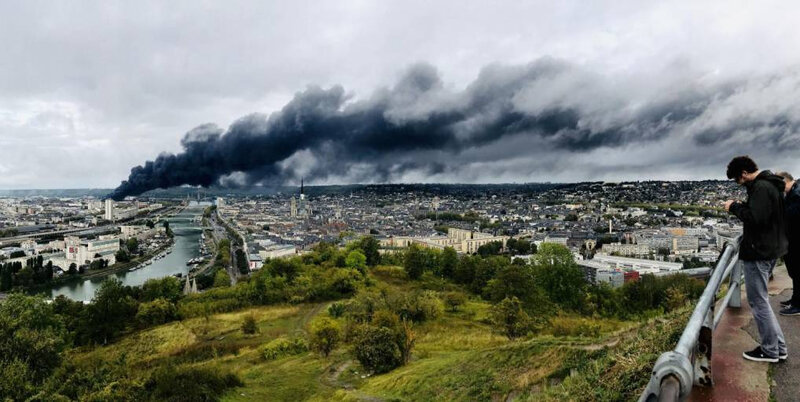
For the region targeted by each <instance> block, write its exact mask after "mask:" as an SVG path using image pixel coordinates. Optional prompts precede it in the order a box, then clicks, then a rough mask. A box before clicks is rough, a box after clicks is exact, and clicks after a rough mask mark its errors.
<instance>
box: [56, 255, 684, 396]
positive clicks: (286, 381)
mask: <svg viewBox="0 0 800 402" xmlns="http://www.w3.org/2000/svg"><path fill="white" fill-rule="evenodd" d="M393 272H394V271H393V270H392V269H383V270H376V271H375V272H374V273H373V274H371V279H372V281H373V282H374V284H375V285H376V286H382V287H386V288H391V289H393V290H400V291H404V292H406V291H411V290H414V289H417V288H421V287H426V288H430V287H431V284H430V283H424V282H418V281H417V282H413V281H407V280H404V279H402V275H396V274H395V273H393ZM329 304H330V303H307V304H296V305H289V304H287V305H274V306H265V307H253V308H247V309H243V310H240V311H236V312H232V313H224V314H214V315H209V316H207V317H198V318H191V319H184V320H182V321H176V322H172V323H169V324H165V325H161V326H158V327H154V328H150V329H147V330H143V331H139V332H135V333H132V334H130V335H127V336H125V337H123V338H122V339H120V340H119V341H117V342H115V343H113V344H110V345H108V346H103V347H96V348H94V349H74V350H72V351H71V352H70V356H69V360H71V361H73V362H74V364H75V365H76V366H77V367H79V368H83V369H85V370H91V369H93V368H96V367H99V366H102V365H113V364H115V363H117V364H123V365H124V366H125V367H126V370H130V375H131V376H134V377H135V376H136V375H137V373H138V374H141V375H142V376H144V375H145V374H146V373H148V372H152V371H153V370H154V369H157V368H159V367H173V366H178V367H200V368H208V369H211V370H212V371H218V372H232V373H234V374H235V375H236V376H238V377H239V379H240V380H241V382H242V386H239V387H235V388H233V389H229V390H228V391H226V392H225V393H224V394H223V397H222V400H224V401H252V400H275V401H298V400H314V401H328V400H339V401H355V400H373V401H376V400H409V401H412V400H413V401H419V400H441V401H459V400H463V401H476V400H477V401H480V400H486V401H489V400H564V399H569V400H619V399H631V398H633V397H635V395H636V394H637V393H638V392H639V390H640V389H641V388H642V387H643V386H644V385H645V383H646V381H647V378H648V377H647V372H648V371H649V369H650V367H652V364H653V362H654V361H655V359H656V358H657V357H658V354H659V353H661V352H662V351H664V350H666V349H668V348H669V347H670V345H672V344H674V342H675V341H676V339H677V335H676V334H677V333H678V332H679V331H680V328H682V324H683V322H684V320H685V318H686V311H685V309H682V310H678V311H676V312H675V313H672V314H670V315H668V316H665V317H664V318H659V319H657V320H652V321H651V322H649V323H645V324H639V323H636V322H623V321H616V320H608V319H592V318H585V317H577V316H560V317H557V318H556V319H557V320H558V323H559V325H562V326H563V325H572V324H576V325H577V324H586V325H594V326H595V327H596V328H598V329H599V331H598V333H599V334H598V335H597V336H591V337H569V336H555V335H554V334H558V333H559V332H558V330H556V329H554V328H553V327H552V326H548V327H546V328H545V330H544V331H543V332H542V333H541V334H539V335H537V336H535V337H532V338H523V339H521V340H509V339H508V338H507V337H506V336H504V335H501V334H500V333H498V332H497V331H496V329H495V328H493V326H492V325H491V324H490V321H489V320H488V314H489V308H490V304H489V303H487V302H485V301H482V300H480V299H479V298H475V297H473V298H471V299H470V300H469V301H468V302H467V303H466V304H465V305H464V306H462V307H461V309H460V310H459V311H456V312H450V311H448V312H445V313H444V314H443V315H442V316H441V317H439V318H438V319H436V320H431V321H425V322H421V323H419V324H416V325H415V327H414V331H415V333H416V344H415V347H414V349H413V351H412V354H411V359H410V361H409V363H408V364H406V365H404V366H401V367H399V368H397V369H394V370H392V371H390V372H388V373H385V374H380V375H368V373H367V371H366V370H364V369H363V368H362V367H361V366H360V365H359V363H358V362H357V361H355V360H354V359H353V357H352V354H351V353H350V350H349V346H347V345H346V344H342V345H340V346H339V347H338V348H337V349H335V350H334V351H333V352H332V353H331V354H330V355H329V356H328V357H321V356H320V355H318V354H316V353H313V352H303V353H300V354H297V355H294V356H288V357H283V358H279V359H276V360H266V359H265V358H264V357H263V354H262V352H261V348H262V346H263V345H265V344H266V343H268V342H270V341H271V340H274V339H276V338H278V337H282V336H283V337H289V338H292V337H304V336H306V333H307V331H308V328H309V323H310V322H311V321H312V320H313V319H314V318H315V317H318V316H328V312H327V307H328V306H329ZM248 316H252V317H254V319H255V321H256V324H257V328H258V331H257V333H255V334H252V335H245V334H244V333H243V331H242V330H241V325H242V322H243V321H244V319H245V317H248ZM338 320H339V321H340V322H341V323H342V325H343V326H344V325H345V321H344V319H341V318H340V319H338ZM343 345H344V346H343ZM119 362H122V363H119Z"/></svg>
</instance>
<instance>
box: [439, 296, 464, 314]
mask: <svg viewBox="0 0 800 402" xmlns="http://www.w3.org/2000/svg"><path fill="white" fill-rule="evenodd" d="M466 302H467V295H465V294H463V293H461V292H447V293H445V294H444V304H445V306H447V310H449V311H452V312H456V311H458V309H459V308H460V307H461V306H463V305H464V304H465V303H466Z"/></svg>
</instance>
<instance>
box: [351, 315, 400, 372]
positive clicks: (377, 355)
mask: <svg viewBox="0 0 800 402" xmlns="http://www.w3.org/2000/svg"><path fill="white" fill-rule="evenodd" d="M353 354H354V355H355V357H356V360H358V362H359V363H361V365H362V366H364V368H366V369H367V370H371V371H373V372H375V373H378V374H380V373H386V372H389V371H391V370H392V369H394V368H395V367H398V366H400V365H401V364H402V361H403V356H402V354H401V352H400V348H399V347H398V346H397V334H396V333H395V332H394V331H392V330H391V329H389V328H386V327H376V326H371V325H367V326H365V327H363V328H362V329H361V330H360V331H359V333H358V334H357V336H356V339H355V341H354V343H353Z"/></svg>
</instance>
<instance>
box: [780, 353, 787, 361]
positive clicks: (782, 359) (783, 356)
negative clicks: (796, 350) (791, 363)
mask: <svg viewBox="0 0 800 402" xmlns="http://www.w3.org/2000/svg"><path fill="white" fill-rule="evenodd" d="M788 358H789V354H788V353H784V354H782V355H780V354H779V355H778V360H780V361H782V362H785V361H786V359H788Z"/></svg>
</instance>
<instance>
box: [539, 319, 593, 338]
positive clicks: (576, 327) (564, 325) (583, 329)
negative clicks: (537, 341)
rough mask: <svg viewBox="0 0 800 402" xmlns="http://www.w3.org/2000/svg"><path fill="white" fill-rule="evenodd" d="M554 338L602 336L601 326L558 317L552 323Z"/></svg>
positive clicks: (580, 320) (587, 321)
mask: <svg viewBox="0 0 800 402" xmlns="http://www.w3.org/2000/svg"><path fill="white" fill-rule="evenodd" d="M550 325H551V330H552V331H553V335H554V336H587V337H597V336H600V330H601V328H600V324H598V323H595V322H592V321H591V320H587V319H583V318H581V319H570V318H567V317H556V318H553V319H552V320H551V321H550Z"/></svg>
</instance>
